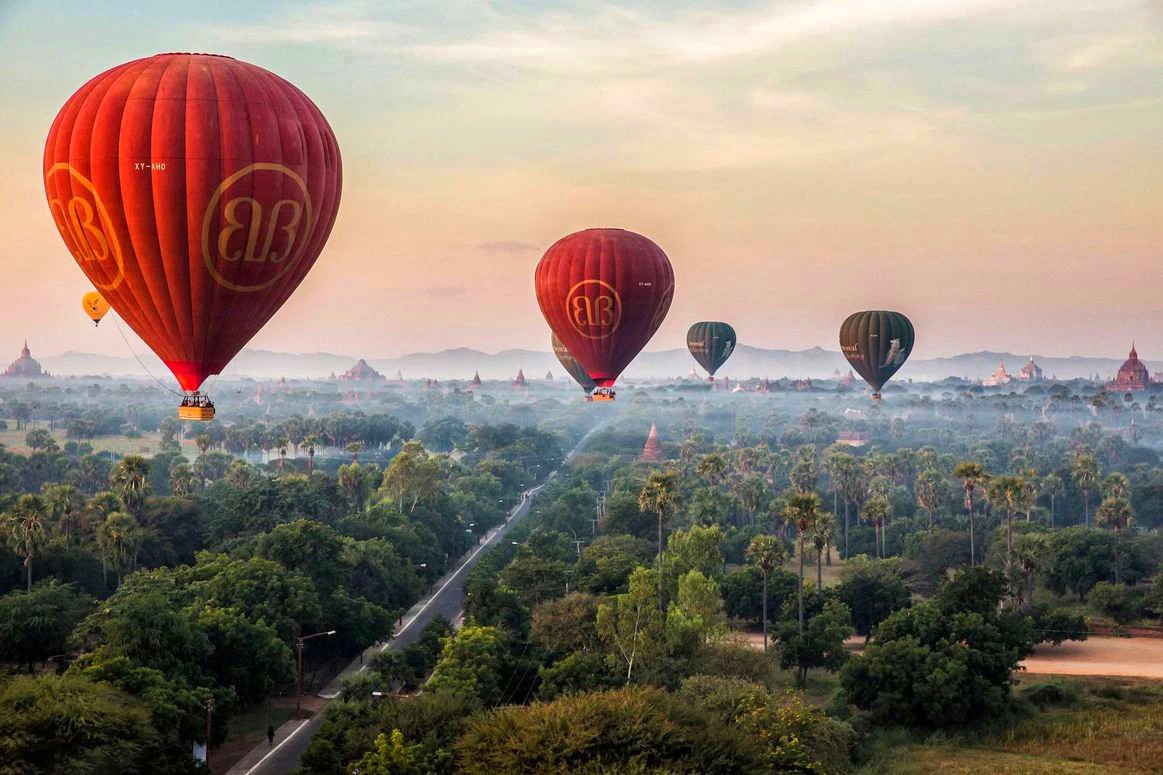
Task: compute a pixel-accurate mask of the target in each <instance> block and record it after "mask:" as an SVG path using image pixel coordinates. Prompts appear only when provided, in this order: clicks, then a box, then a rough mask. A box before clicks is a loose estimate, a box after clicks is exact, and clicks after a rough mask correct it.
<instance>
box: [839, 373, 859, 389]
mask: <svg viewBox="0 0 1163 775" xmlns="http://www.w3.org/2000/svg"><path fill="white" fill-rule="evenodd" d="M855 381H856V375H855V374H853V373H852V369H848V373H847V374H845V375H844V376H843V377H841V378H840V384H841V385H844V386H845V387H847V386H848V385H851V384H852V383H853V382H855Z"/></svg>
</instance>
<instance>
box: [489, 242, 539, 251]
mask: <svg viewBox="0 0 1163 775" xmlns="http://www.w3.org/2000/svg"><path fill="white" fill-rule="evenodd" d="M537 248H538V246H537V245H534V244H533V243H531V242H518V241H516V240H499V241H497V242H482V243H480V244H479V245H477V250H483V251H485V252H487V253H529V252H531V251H534V250H537Z"/></svg>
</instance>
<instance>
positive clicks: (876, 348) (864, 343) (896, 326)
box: [840, 310, 916, 401]
mask: <svg viewBox="0 0 1163 775" xmlns="http://www.w3.org/2000/svg"><path fill="white" fill-rule="evenodd" d="M915 339H916V334H915V332H914V331H913V324H912V323H911V322H910V321H909V319H908V318H906V317H905V316H904V315H902V314H901V313H899V312H889V311H886V310H869V311H866V312H856V313H854V314H852V315H849V316H848V319H847V320H845V321H844V325H842V326H840V350H841V351H842V352H843V353H844V357H845V358H847V359H848V362H849V363H851V364H852V368H853V369H855V370H856V373H857V374H859V375H860V376H862V377H864V381H865V382H867V383H868V384H869V385H871V386H872V397H873V398H874V399H876V400H878V401H879V400H880V389H881V388H882V387H884V383H886V382H888V381H889V379H890V378H891V377H892V375H893V374H896V373H897V370H899V369H900V367H901V366H903V365H904V362H905V361H906V360H908V357H909V355H910V354H912V352H913V342H914V341H915Z"/></svg>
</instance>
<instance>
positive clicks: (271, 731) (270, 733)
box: [267, 724, 275, 746]
mask: <svg viewBox="0 0 1163 775" xmlns="http://www.w3.org/2000/svg"><path fill="white" fill-rule="evenodd" d="M274 744H275V728H274V726H272V725H271V724H267V745H270V746H273V745H274Z"/></svg>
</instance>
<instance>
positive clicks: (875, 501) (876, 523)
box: [863, 494, 892, 558]
mask: <svg viewBox="0 0 1163 775" xmlns="http://www.w3.org/2000/svg"><path fill="white" fill-rule="evenodd" d="M863 516H864V519H867V520H868V521H869V522H871V523H872V529H873V541H874V542H875V544H876V556H877V557H878V558H880V557H883V556H884V550H883V545H884V539H883V536H882V533H881V529H882V528H883V527H884V524H885V523H886V522H888V518H889V517H890V516H892V501H890V500H889V499H888V496H887V495H883V494H878V495H873V496H872V497H871V498H869V499H868V503H865V504H864V515H863Z"/></svg>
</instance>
